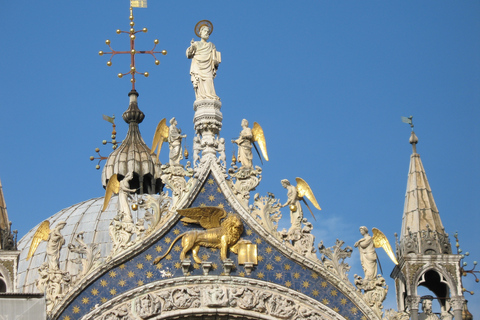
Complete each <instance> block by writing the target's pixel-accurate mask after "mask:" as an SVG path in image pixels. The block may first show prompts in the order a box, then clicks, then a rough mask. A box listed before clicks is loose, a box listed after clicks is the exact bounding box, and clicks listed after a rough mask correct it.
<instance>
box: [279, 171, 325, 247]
mask: <svg viewBox="0 0 480 320" xmlns="http://www.w3.org/2000/svg"><path fill="white" fill-rule="evenodd" d="M295 180H296V181H297V185H296V186H292V185H291V184H290V181H288V180H287V179H283V180H282V181H281V183H282V186H283V187H284V188H285V189H287V198H288V199H287V202H285V204H284V205H282V208H283V207H286V206H289V208H290V223H291V224H292V226H291V227H290V230H288V238H289V239H292V240H296V239H294V238H295V234H298V232H299V231H300V230H301V229H302V226H301V224H302V220H303V210H302V206H301V205H300V201H301V200H303V202H304V203H305V205H306V206H307V208H308V210H310V213H311V214H312V216H313V218H314V219H315V216H314V215H313V212H312V209H310V206H309V205H308V204H307V202H306V201H305V199H304V197H307V199H308V200H310V201H311V202H312V204H313V205H314V206H315V208H317V209H318V210H322V209H321V208H320V206H319V205H318V202H317V199H315V196H314V194H313V192H312V189H310V186H309V185H308V184H307V182H305V180H303V179H302V178H296V179H295Z"/></svg>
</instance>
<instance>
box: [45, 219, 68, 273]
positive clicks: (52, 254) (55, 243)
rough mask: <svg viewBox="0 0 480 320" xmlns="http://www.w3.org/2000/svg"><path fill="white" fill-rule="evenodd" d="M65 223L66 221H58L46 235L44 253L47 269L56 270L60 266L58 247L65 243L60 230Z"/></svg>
mask: <svg viewBox="0 0 480 320" xmlns="http://www.w3.org/2000/svg"><path fill="white" fill-rule="evenodd" d="M66 224H67V223H66V222H65V221H60V222H59V223H58V224H57V225H56V226H55V228H53V230H52V231H50V234H49V235H48V240H47V249H46V253H47V260H48V268H49V270H58V269H59V267H60V266H59V265H58V260H59V258H60V249H61V248H62V246H63V245H64V244H65V239H64V238H63V236H62V234H61V233H60V231H61V230H62V229H63V228H64V227H65V225H66Z"/></svg>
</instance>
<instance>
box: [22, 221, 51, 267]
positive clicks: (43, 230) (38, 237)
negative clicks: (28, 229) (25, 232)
mask: <svg viewBox="0 0 480 320" xmlns="http://www.w3.org/2000/svg"><path fill="white" fill-rule="evenodd" d="M49 234H50V221H48V220H45V221H43V222H42V223H41V224H40V226H39V227H38V229H37V231H35V234H34V235H33V239H32V243H31V244H30V250H28V255H27V260H29V259H30V258H31V257H32V256H33V254H34V253H35V251H36V250H37V247H38V245H39V244H40V242H42V241H47V240H48V235H49Z"/></svg>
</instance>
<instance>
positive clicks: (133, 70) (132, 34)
mask: <svg viewBox="0 0 480 320" xmlns="http://www.w3.org/2000/svg"><path fill="white" fill-rule="evenodd" d="M134 25H135V22H133V9H132V7H130V31H122V30H120V29H118V30H117V33H118V34H120V33H127V34H128V35H129V36H130V51H115V50H113V49H112V47H111V46H110V40H106V41H105V43H106V44H107V45H108V47H109V48H110V50H112V51H111V52H103V51H100V52H99V53H98V54H99V55H101V56H103V55H104V54H111V55H112V56H111V57H110V60H108V62H107V66H109V67H110V66H111V65H112V59H113V56H114V55H116V54H130V55H131V60H130V71H128V72H126V73H119V74H118V77H119V78H122V77H123V76H126V75H127V74H131V75H132V78H131V79H130V81H131V82H132V90H135V75H136V74H141V75H143V76H145V77H148V75H149V74H148V72H138V71H137V69H136V67H135V55H137V54H151V55H152V56H153V58H154V59H155V64H156V65H159V64H160V61H159V60H158V59H157V58H156V57H155V53H161V54H163V55H166V54H167V50H162V51H154V50H155V48H156V47H157V44H158V42H159V41H158V39H155V40H154V41H153V43H154V44H155V45H154V46H153V49H152V50H149V51H140V50H138V51H137V50H136V49H135V38H136V34H137V33H139V32H147V28H143V29H141V30H135V29H134V28H133V26H134Z"/></svg>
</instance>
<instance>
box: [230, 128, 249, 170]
mask: <svg viewBox="0 0 480 320" xmlns="http://www.w3.org/2000/svg"><path fill="white" fill-rule="evenodd" d="M252 139H253V133H252V129H250V128H249V127H248V121H247V120H246V119H243V120H242V131H240V136H239V137H238V139H236V140H232V143H235V144H237V145H238V154H237V161H238V162H240V163H241V164H242V167H245V168H252V167H253V164H252V158H253V155H252Z"/></svg>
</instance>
